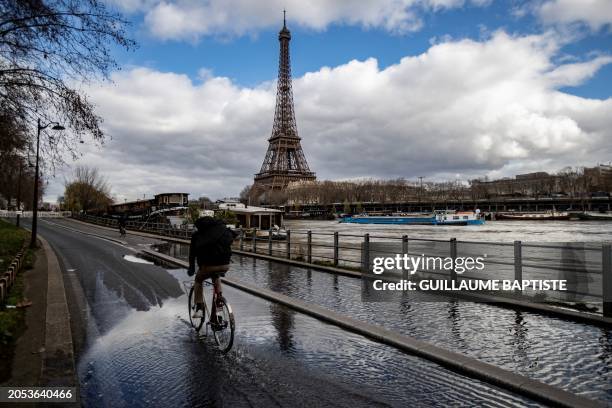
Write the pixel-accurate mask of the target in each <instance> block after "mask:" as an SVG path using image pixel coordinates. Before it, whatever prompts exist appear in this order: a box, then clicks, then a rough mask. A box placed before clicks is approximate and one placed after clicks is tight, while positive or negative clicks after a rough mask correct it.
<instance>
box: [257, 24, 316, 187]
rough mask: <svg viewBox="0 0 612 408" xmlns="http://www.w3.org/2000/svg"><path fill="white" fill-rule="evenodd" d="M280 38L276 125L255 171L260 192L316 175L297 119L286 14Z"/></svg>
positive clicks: (310, 179) (311, 178)
mask: <svg viewBox="0 0 612 408" xmlns="http://www.w3.org/2000/svg"><path fill="white" fill-rule="evenodd" d="M278 41H279V42H280V58H279V63H278V84H277V88H276V108H275V111H274V125H273V126H272V135H271V136H270V138H269V139H268V142H269V146H268V151H267V153H266V158H265V159H264V162H263V164H262V165H261V170H259V173H257V174H255V183H254V184H253V188H254V190H255V191H256V192H257V193H258V194H261V193H265V192H267V191H270V190H280V189H283V188H284V187H286V186H287V184H289V183H290V182H292V181H312V180H315V179H316V176H315V173H314V172H312V171H310V168H309V167H308V163H307V162H306V157H305V156H304V152H303V150H302V146H301V144H300V140H301V139H300V137H299V136H298V131H297V125H296V123H295V112H294V108H293V91H292V88H291V61H290V58H289V41H291V32H290V31H289V30H288V29H287V23H286V20H285V17H284V16H283V28H282V29H281V30H280V32H279V33H278Z"/></svg>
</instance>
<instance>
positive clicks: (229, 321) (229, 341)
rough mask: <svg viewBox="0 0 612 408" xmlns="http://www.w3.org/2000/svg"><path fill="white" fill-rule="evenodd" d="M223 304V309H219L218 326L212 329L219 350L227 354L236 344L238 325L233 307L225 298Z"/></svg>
mask: <svg viewBox="0 0 612 408" xmlns="http://www.w3.org/2000/svg"><path fill="white" fill-rule="evenodd" d="M221 302H223V307H222V308H221V309H220V310H219V308H217V322H216V324H211V328H212V332H213V335H214V337H215V342H216V343H217V346H218V347H219V350H220V351H221V352H222V353H227V352H228V351H230V349H231V348H232V345H233V344H234V332H235V330H236V323H235V321H234V312H233V311H232V307H231V306H230V305H229V304H228V303H227V302H226V301H225V299H224V298H221Z"/></svg>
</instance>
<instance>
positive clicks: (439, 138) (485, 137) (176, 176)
mask: <svg viewBox="0 0 612 408" xmlns="http://www.w3.org/2000/svg"><path fill="white" fill-rule="evenodd" d="M558 48H559V47H558V44H556V43H555V42H554V41H553V40H552V39H551V37H550V36H547V35H534V36H525V37H513V36H510V35H508V34H506V33H504V32H502V31H500V32H496V33H494V34H493V35H492V36H491V37H490V38H489V39H487V40H484V41H480V42H479V41H473V40H467V39H466V40H461V41H452V42H444V43H439V44H435V45H433V46H431V48H429V50H427V52H425V53H423V54H421V55H416V56H408V57H405V58H403V59H402V60H401V61H400V62H399V63H397V64H395V65H392V66H389V67H387V68H385V69H380V68H379V66H378V64H377V61H376V60H375V59H373V58H370V59H368V60H365V61H356V60H354V61H350V62H348V63H346V64H343V65H340V66H337V67H334V68H329V67H323V68H321V69H320V70H318V71H316V72H310V73H307V74H306V75H304V76H302V77H300V78H297V79H295V80H294V96H295V102H296V116H297V122H298V129H299V132H300V135H301V136H302V138H303V141H302V143H303V146H304V150H305V153H306V157H307V159H308V161H309V164H310V166H311V168H312V169H313V170H314V171H316V172H317V174H318V176H319V178H320V179H341V178H350V177H380V178H388V177H399V176H404V177H407V178H413V179H414V178H415V177H416V176H426V177H428V178H445V177H451V178H455V177H456V175H457V174H460V175H461V177H463V178H468V177H473V176H479V175H484V174H490V175H500V174H505V175H509V174H514V173H516V172H520V171H534V170H553V171H554V170H558V169H560V168H562V167H564V166H566V165H581V164H594V163H596V162H598V161H600V162H603V161H608V160H610V158H611V157H612V143H610V140H612V98H609V99H606V100H597V99H586V98H581V97H578V96H573V95H570V94H567V93H564V92H561V91H560V90H559V89H560V88H562V87H565V86H575V85H578V84H580V83H582V82H584V81H586V80H588V79H589V78H591V77H592V76H593V75H594V73H595V72H596V70H597V69H599V68H600V67H601V66H603V65H604V64H608V63H610V62H611V61H612V60H611V59H610V58H609V57H596V58H594V59H593V60H591V61H586V62H582V63H576V62H574V61H572V62H570V63H567V64H564V65H558V64H555V63H554V62H553V61H555V57H556V56H557V53H558V52H559V50H558ZM202 72H204V73H206V75H202V76H201V79H200V80H199V81H198V82H193V81H192V80H190V79H189V78H188V77H187V76H185V75H179V74H174V73H163V72H158V71H154V70H151V69H145V68H137V69H133V70H131V71H126V72H121V73H117V74H115V75H114V80H115V84H114V85H108V86H104V87H101V88H95V89H91V90H90V94H91V97H92V99H93V100H94V101H95V102H96V103H97V105H98V106H99V112H100V114H102V115H103V116H104V117H105V118H106V119H105V125H106V126H107V128H108V131H109V133H110V134H112V135H113V139H112V140H111V141H110V142H109V143H108V144H107V145H106V146H105V148H104V149H103V150H95V149H93V148H91V150H89V151H88V152H87V153H86V154H85V157H84V158H83V160H82V162H83V163H86V164H89V165H94V166H97V167H99V168H100V170H101V171H102V172H103V173H104V174H106V175H108V177H109V179H110V182H111V184H112V186H113V190H114V192H115V193H116V194H117V195H118V197H124V196H126V197H127V198H136V197H142V194H143V193H146V194H148V195H149V194H151V193H155V192H160V191H168V190H181V191H187V192H190V193H192V194H195V195H199V194H208V195H211V196H212V197H222V196H224V195H230V194H237V193H238V192H239V191H240V189H241V188H242V187H243V186H244V185H245V184H248V183H250V182H251V181H252V178H253V173H256V172H257V171H258V170H259V167H260V165H261V162H262V160H263V157H264V153H265V150H266V148H267V138H268V137H269V134H270V130H271V127H272V119H273V111H274V95H275V89H274V84H273V83H271V82H267V83H264V84H262V85H261V86H259V87H256V88H247V87H240V86H238V85H236V84H234V83H233V82H232V81H230V80H229V79H227V78H223V77H218V76H214V75H213V74H211V73H209V72H208V71H202ZM207 72H208V73H207ZM52 191H53V190H52Z"/></svg>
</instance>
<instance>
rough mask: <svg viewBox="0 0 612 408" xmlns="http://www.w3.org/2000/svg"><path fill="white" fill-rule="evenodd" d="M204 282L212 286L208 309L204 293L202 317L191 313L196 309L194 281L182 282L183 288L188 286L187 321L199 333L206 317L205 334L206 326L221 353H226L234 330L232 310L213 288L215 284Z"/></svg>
mask: <svg viewBox="0 0 612 408" xmlns="http://www.w3.org/2000/svg"><path fill="white" fill-rule="evenodd" d="M217 279H219V278H217ZM204 284H205V285H207V286H212V287H213V296H212V302H211V304H210V309H209V308H208V306H207V305H206V295H205V294H204V311H203V313H202V317H201V318H194V317H193V313H194V312H195V310H196V305H195V302H194V297H195V294H194V292H195V282H193V281H186V282H183V285H184V286H185V289H187V288H188V286H190V288H189V290H188V291H189V296H188V300H187V303H188V312H189V322H190V323H191V327H193V328H194V329H195V330H196V332H198V333H199V332H200V330H201V329H202V326H203V325H204V322H205V320H206V319H207V318H208V321H207V322H206V336H207V335H208V328H209V327H210V328H211V330H212V332H213V337H214V338H215V343H217V347H218V348H219V350H220V351H221V352H222V353H227V352H228V351H230V349H231V348H232V345H233V344H234V332H235V331H236V323H235V320H234V312H233V311H232V307H231V306H230V304H229V303H227V301H226V300H225V298H224V297H223V296H222V295H219V293H217V291H216V290H215V288H216V286H215V285H214V284H213V283H212V282H208V281H207V280H205V281H204ZM219 287H220V285H219ZM219 312H220V313H219Z"/></svg>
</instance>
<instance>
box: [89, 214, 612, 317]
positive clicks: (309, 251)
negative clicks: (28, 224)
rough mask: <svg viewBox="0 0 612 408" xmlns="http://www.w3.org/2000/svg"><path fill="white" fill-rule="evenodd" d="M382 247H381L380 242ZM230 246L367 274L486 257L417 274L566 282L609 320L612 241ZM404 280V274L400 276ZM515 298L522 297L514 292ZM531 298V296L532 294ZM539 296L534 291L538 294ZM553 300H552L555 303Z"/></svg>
mask: <svg viewBox="0 0 612 408" xmlns="http://www.w3.org/2000/svg"><path fill="white" fill-rule="evenodd" d="M80 218H81V219H83V220H85V221H88V222H92V223H95V224H98V225H106V226H117V220H116V219H108V218H98V217H93V216H85V217H80ZM127 228H128V229H131V230H137V231H142V232H149V233H152V234H156V235H161V236H167V237H173V238H182V239H189V238H190V237H191V234H192V233H193V230H192V229H190V228H187V227H186V226H184V227H180V228H177V227H173V226H172V225H170V224H161V223H148V222H143V221H128V222H127ZM381 243H382V244H385V245H387V246H385V245H383V246H382V249H381V245H379V244H381ZM234 248H235V249H239V250H241V251H244V252H250V253H253V254H258V255H267V256H271V257H276V258H282V259H290V260H295V261H301V262H305V263H308V264H312V265H318V266H329V267H338V268H342V269H348V270H353V271H361V272H367V271H368V270H369V268H370V266H371V261H372V259H373V257H374V256H377V257H380V256H390V257H391V256H396V255H397V254H402V255H403V254H407V255H408V256H416V257H418V256H425V257H427V256H431V257H450V258H452V259H453V260H456V259H458V258H459V257H468V256H474V257H475V256H485V257H486V264H487V266H488V270H487V271H486V272H479V273H477V274H474V273H465V272H464V273H460V272H458V271H457V270H456V269H455V268H453V269H451V270H450V271H449V270H436V269H424V270H419V273H420V274H421V273H423V274H424V275H425V276H427V275H430V276H431V277H434V278H440V279H452V280H459V279H474V280H484V279H509V280H516V281H521V280H523V279H525V280H530V279H565V280H567V281H568V282H572V283H573V290H571V291H568V292H567V293H564V294H563V296H566V297H567V298H566V299H556V300H559V301H561V302H566V303H567V302H570V303H571V302H574V303H603V305H602V306H603V308H602V311H603V314H604V316H609V317H612V302H611V301H612V250H611V245H610V243H602V244H596V243H587V244H585V243H525V242H521V241H514V242H478V241H460V240H457V239H456V238H451V239H448V240H443V239H426V238H412V237H409V236H407V235H403V236H401V237H388V236H378V235H370V234H367V233H366V234H362V235H358V234H341V233H338V232H317V231H311V230H300V229H296V230H287V231H286V235H285V236H282V235H279V234H278V233H276V232H275V231H269V230H265V231H262V230H257V229H240V232H239V235H238V238H237V239H236V241H235V242H234ZM402 277H403V278H406V277H407V276H406V274H404V275H403V276H402ZM517 294H520V292H519V293H517ZM532 294H533V293H532ZM536 295H537V293H536ZM553 300H555V299H553Z"/></svg>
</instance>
